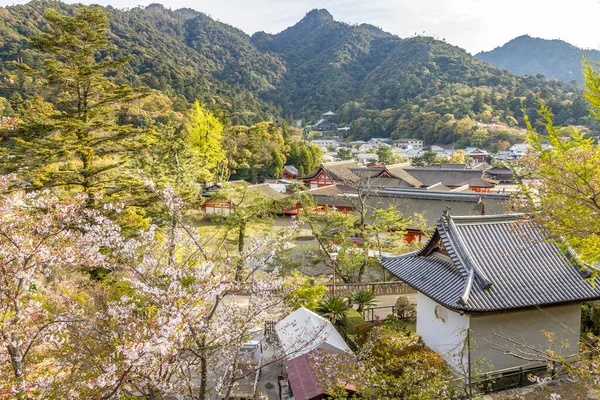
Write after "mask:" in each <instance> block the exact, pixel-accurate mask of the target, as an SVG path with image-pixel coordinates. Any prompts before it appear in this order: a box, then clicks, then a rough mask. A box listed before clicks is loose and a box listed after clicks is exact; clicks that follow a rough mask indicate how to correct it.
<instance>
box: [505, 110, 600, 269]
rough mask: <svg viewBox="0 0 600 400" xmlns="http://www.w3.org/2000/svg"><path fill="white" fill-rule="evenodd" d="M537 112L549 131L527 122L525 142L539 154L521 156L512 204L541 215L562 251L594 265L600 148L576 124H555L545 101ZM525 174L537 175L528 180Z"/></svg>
mask: <svg viewBox="0 0 600 400" xmlns="http://www.w3.org/2000/svg"><path fill="white" fill-rule="evenodd" d="M539 114H540V116H541V117H542V119H543V121H544V122H545V125H544V128H545V131H546V132H547V134H545V135H540V134H538V133H537V132H536V131H535V130H534V129H533V127H532V126H531V125H529V128H530V131H529V135H528V141H529V144H530V145H531V146H532V149H533V151H534V152H537V153H539V155H538V156H529V157H525V158H523V159H521V160H519V164H518V166H517V172H518V174H519V175H520V177H521V185H520V187H521V189H522V190H523V193H524V194H525V196H524V197H522V200H520V201H517V203H516V206H517V207H519V208H521V209H522V210H524V211H527V212H529V213H530V215H531V216H532V217H533V218H536V219H537V220H539V221H540V223H542V224H543V225H544V226H545V227H546V228H547V229H548V233H549V235H550V236H551V238H553V239H554V240H555V241H556V243H557V244H558V245H559V246H561V247H564V248H565V251H568V248H567V247H566V245H567V244H568V245H569V246H570V247H572V248H573V249H574V250H575V251H576V252H577V254H578V255H579V256H580V257H581V258H582V259H583V260H585V261H587V262H588V263H590V264H592V265H593V264H595V263H597V262H598V261H600V234H598V232H600V225H599V224H600V222H599V221H598V218H597V215H596V213H597V211H598V210H600V204H598V202H597V201H596V198H597V194H598V193H599V192H600V182H599V181H598V176H599V174H600V148H599V147H598V146H596V145H595V144H594V143H593V141H592V140H591V139H588V138H586V137H585V136H584V135H583V134H582V133H580V132H579V131H578V130H577V129H574V128H573V129H570V130H567V131H564V130H561V129H559V128H557V127H555V126H554V123H553V121H552V113H551V111H550V109H549V108H548V107H547V106H546V105H545V104H544V103H541V108H540V111H539ZM542 141H547V143H549V144H550V146H549V147H546V146H545V145H543V142H542ZM524 177H534V178H536V179H535V181H530V182H529V183H527V182H525V181H523V180H522V178H524ZM565 240H566V242H565Z"/></svg>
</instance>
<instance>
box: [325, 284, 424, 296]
mask: <svg viewBox="0 0 600 400" xmlns="http://www.w3.org/2000/svg"><path fill="white" fill-rule="evenodd" d="M327 288H328V289H329V294H332V293H333V285H331V284H328V285H327ZM362 290H367V291H372V292H373V293H375V295H376V296H383V295H393V294H411V293H416V290H414V289H413V288H411V287H410V286H408V285H407V284H406V283H404V282H370V283H341V284H336V285H335V295H336V296H347V295H349V294H350V293H354V292H358V291H362Z"/></svg>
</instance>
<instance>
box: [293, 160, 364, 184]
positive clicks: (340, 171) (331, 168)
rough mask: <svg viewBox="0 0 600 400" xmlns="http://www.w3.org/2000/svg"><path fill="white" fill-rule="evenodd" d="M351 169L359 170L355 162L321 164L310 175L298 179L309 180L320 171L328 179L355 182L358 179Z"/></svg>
mask: <svg viewBox="0 0 600 400" xmlns="http://www.w3.org/2000/svg"><path fill="white" fill-rule="evenodd" d="M352 168H360V165H359V164H358V163H357V162H356V161H352V160H348V161H335V162H330V163H323V164H321V166H319V168H317V169H316V170H315V171H313V172H312V173H310V174H308V175H305V176H302V177H300V178H298V179H303V180H305V179H311V178H314V177H315V176H317V175H318V174H319V172H320V171H321V170H323V171H325V173H326V174H327V176H328V177H330V178H331V179H333V180H335V181H339V182H344V181H345V182H356V181H357V180H358V179H359V177H358V176H357V175H355V174H354V173H352V171H351V169H352Z"/></svg>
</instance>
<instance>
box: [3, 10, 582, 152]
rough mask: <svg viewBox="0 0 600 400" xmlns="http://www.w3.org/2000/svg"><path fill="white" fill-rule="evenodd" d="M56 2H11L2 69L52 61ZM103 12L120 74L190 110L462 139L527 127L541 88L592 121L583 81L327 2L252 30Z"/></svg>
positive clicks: (20, 93) (558, 109)
mask: <svg viewBox="0 0 600 400" xmlns="http://www.w3.org/2000/svg"><path fill="white" fill-rule="evenodd" d="M47 7H53V8H57V9H59V10H60V11H61V12H63V13H73V12H74V10H75V9H76V8H77V7H80V5H79V6H78V5H71V4H64V3H60V2H56V1H39V0H36V1H32V2H30V3H27V4H24V5H16V6H10V7H6V8H0V77H2V76H7V75H8V76H12V75H15V76H16V75H17V72H16V71H15V69H14V66H13V64H12V61H13V60H15V59H17V58H19V59H22V60H23V61H25V62H26V63H28V64H33V65H34V66H35V65H38V66H39V65H40V64H41V60H42V57H41V55H40V54H37V53H36V52H35V51H33V50H32V49H30V48H29V46H28V44H27V38H28V37H30V36H32V35H35V34H37V33H39V32H40V30H41V29H44V28H45V24H44V19H43V12H44V9H45V8H47ZM104 10H105V11H106V12H107V13H108V15H109V18H110V29H111V33H110V39H111V41H112V42H113V43H114V44H115V45H116V46H117V47H118V48H119V50H118V55H120V56H124V55H132V56H133V59H132V61H131V62H130V64H129V65H128V66H127V67H126V68H125V69H124V70H123V71H120V72H119V73H118V74H117V75H116V76H114V77H113V79H114V80H115V81H117V82H133V83H134V84H136V85H138V84H143V85H146V86H149V87H151V88H153V89H156V90H160V91H162V92H164V93H165V94H166V95H167V96H169V97H170V98H171V99H172V100H173V102H174V106H173V107H174V108H175V109H177V110H179V111H183V110H185V109H186V107H187V105H188V104H189V103H190V102H192V101H194V100H196V99H200V100H202V101H204V102H206V103H208V104H209V105H214V107H217V108H218V109H220V110H223V111H225V112H226V113H227V115H228V116H229V117H230V118H231V120H232V122H233V123H234V124H251V123H255V122H258V121H263V120H271V119H275V120H281V119H286V120H288V121H291V120H292V119H298V118H302V119H303V120H304V121H306V122H310V121H315V120H316V119H317V118H319V116H320V114H321V113H322V112H324V111H327V110H330V109H331V110H333V111H335V112H336V114H337V116H336V118H337V122H338V123H340V124H352V125H351V126H352V130H351V134H352V136H354V137H356V138H365V137H373V136H380V137H382V136H387V137H389V136H394V137H411V136H414V137H417V138H423V139H425V140H426V141H427V142H429V143H448V142H449V141H451V140H452V139H451V138H452V137H454V138H455V139H456V140H458V141H459V143H464V144H468V143H472V142H473V140H472V136H473V134H474V132H475V130H476V128H477V126H476V122H481V123H484V124H488V123H490V122H491V123H493V124H504V125H506V126H507V128H508V126H514V125H521V126H522V125H523V113H522V108H523V105H525V107H526V109H527V113H528V114H529V115H530V116H531V117H532V119H534V120H535V118H536V113H535V110H536V108H537V101H536V98H537V97H538V96H539V97H541V98H543V99H544V100H545V101H546V102H547V103H548V104H550V105H551V107H552V108H553V110H554V112H555V114H556V115H557V122H558V123H577V124H582V125H588V126H592V125H593V119H590V118H589V117H588V116H587V112H586V110H585V103H584V102H583V100H582V97H581V90H580V89H578V88H577V87H575V86H572V85H569V84H566V83H562V82H558V81H549V80H547V79H545V78H543V77H541V76H529V77H518V76H516V75H514V74H512V73H510V72H507V71H504V70H502V69H500V68H497V67H494V66H492V65H490V64H488V63H485V62H482V61H480V60H478V59H476V58H474V57H473V56H471V55H470V54H468V53H467V52H466V51H464V50H463V49H461V48H458V47H456V46H452V45H451V44H448V43H446V42H444V41H439V40H435V39H433V38H430V37H411V38H399V37H397V36H395V35H392V34H390V33H387V32H384V31H382V30H381V29H379V28H377V27H375V26H372V25H368V24H362V25H351V24H346V23H343V22H339V21H336V20H335V19H334V18H333V16H332V15H331V14H330V13H329V12H328V11H327V10H323V9H321V10H312V11H310V12H308V13H307V14H306V16H305V17H304V18H303V19H302V20H301V21H299V22H298V23H297V24H295V25H293V26H291V27H289V28H287V29H285V30H284V31H282V32H280V33H277V34H267V33H265V32H258V33H255V34H254V35H252V36H251V37H250V36H248V35H247V34H245V33H244V32H242V31H241V30H239V29H237V28H234V27H232V26H230V25H227V24H225V23H222V22H218V21H215V20H213V19H211V18H210V17H208V16H207V15H205V14H203V13H201V12H197V11H194V10H191V9H180V10H174V11H173V10H169V9H166V8H165V7H163V6H161V5H158V4H153V5H150V6H147V7H145V8H141V7H138V8H133V9H130V10H118V9H115V8H112V7H106V8H105V9H104ZM16 82H17V84H15V85H12V86H7V85H5V86H1V85H0V97H5V98H7V99H12V100H11V101H12V104H13V105H18V103H19V102H20V101H22V98H23V97H27V96H30V95H32V94H34V93H36V91H37V88H35V87H32V85H31V83H30V82H28V81H27V80H26V79H16ZM0 100H1V99H0ZM523 102H524V103H523ZM13 108H14V107H13ZM478 137H479V138H480V139H481V138H483V139H481V140H483V141H479V142H477V143H478V145H480V146H485V145H489V146H492V145H493V144H494V143H496V142H497V141H506V140H508V139H510V140H511V141H515V140H522V138H521V139H520V138H518V137H515V132H514V131H512V132H508V131H507V130H502V133H501V134H499V133H494V134H490V135H487V136H486V135H484V134H483V133H481V132H480V134H479V136H478ZM478 140H479V139H478Z"/></svg>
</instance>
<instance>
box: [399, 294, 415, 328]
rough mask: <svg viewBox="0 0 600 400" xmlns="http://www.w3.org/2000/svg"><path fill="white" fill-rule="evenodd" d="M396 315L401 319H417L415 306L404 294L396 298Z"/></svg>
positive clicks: (410, 320)
mask: <svg viewBox="0 0 600 400" xmlns="http://www.w3.org/2000/svg"><path fill="white" fill-rule="evenodd" d="M396 315H397V316H398V318H400V319H401V320H403V321H407V322H414V321H415V320H416V319H417V307H416V306H415V305H414V304H412V303H411V302H410V300H408V297H406V296H400V297H398V299H397V300H396Z"/></svg>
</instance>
